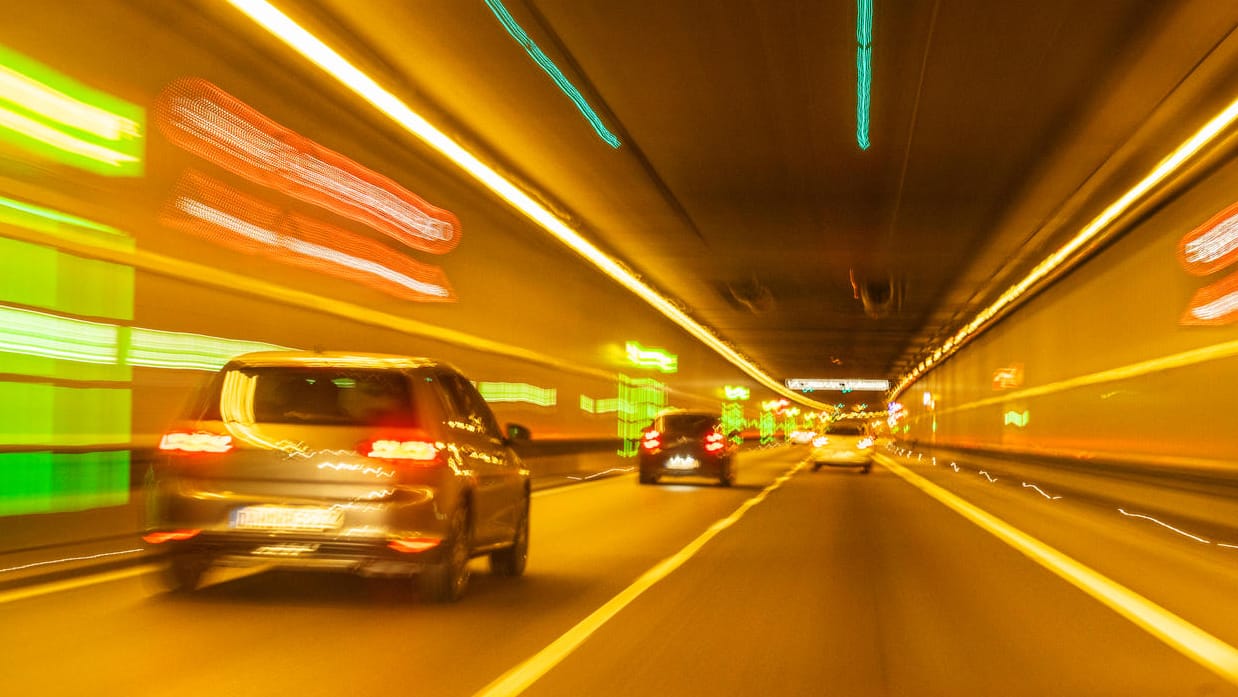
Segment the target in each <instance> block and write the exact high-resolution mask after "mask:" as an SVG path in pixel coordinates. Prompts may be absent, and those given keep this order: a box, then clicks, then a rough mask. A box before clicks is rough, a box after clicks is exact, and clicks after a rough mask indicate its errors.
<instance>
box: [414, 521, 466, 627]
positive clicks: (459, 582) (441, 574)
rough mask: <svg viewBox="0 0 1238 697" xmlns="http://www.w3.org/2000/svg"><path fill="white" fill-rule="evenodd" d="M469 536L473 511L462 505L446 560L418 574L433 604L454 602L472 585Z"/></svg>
mask: <svg viewBox="0 0 1238 697" xmlns="http://www.w3.org/2000/svg"><path fill="white" fill-rule="evenodd" d="M469 537H470V536H469V510H468V507H467V506H464V505H460V506H457V507H456V510H455V512H454V513H452V514H451V524H450V525H449V527H448V533H447V539H446V540H444V544H443V560H442V561H440V562H439V563H437V564H434V565H433V566H431V567H430V568H428V569H426V570H424V571H422V572H421V573H419V574H417V588H418V590H419V591H420V592H421V597H422V598H424V599H425V600H428V601H430V602H432V603H453V602H455V601H457V600H459V599H460V598H462V597H464V590H465V589H466V588H468V585H469V552H470V550H471V540H470V539H469Z"/></svg>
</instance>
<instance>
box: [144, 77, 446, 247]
mask: <svg viewBox="0 0 1238 697" xmlns="http://www.w3.org/2000/svg"><path fill="white" fill-rule="evenodd" d="M157 115H158V123H159V127H160V130H162V131H163V133H164V135H166V136H167V137H168V139H169V140H171V141H172V142H173V143H175V144H176V145H178V146H180V147H182V148H184V149H185V150H188V151H189V152H192V153H194V154H195V155H198V156H199V157H202V158H203V159H205V160H208V161H210V162H213V163H215V164H217V165H219V166H221V167H223V168H224V169H227V170H229V171H231V172H233V173H235V174H238V175H240V176H242V177H245V178H246V179H249V180H250V181H253V182H256V183H258V184H262V185H264V186H268V187H271V188H272V189H275V190H276V191H280V192H282V193H284V194H288V195H289V196H293V197H295V198H299V199H301V200H303V201H308V202H309V203H313V204H315V205H318V206H322V207H323V208H326V209H328V210H330V211H333V212H335V213H338V214H339V215H343V216H345V217H348V218H351V219H353V220H356V221H358V222H361V223H364V224H366V225H368V226H370V227H372V228H374V229H375V230H378V231H379V232H381V233H383V234H385V235H387V236H389V237H391V238H392V239H394V240H396V241H398V242H400V243H402V244H405V245H408V246H409V247H412V248H414V249H419V250H422V251H425V252H431V253H434V254H443V253H445V252H448V251H451V250H452V249H453V248H454V247H455V246H456V245H457V244H458V243H459V241H460V222H459V220H457V219H456V216H455V215H454V214H452V213H451V212H450V211H447V210H444V209H442V208H438V207H436V206H432V205H430V204H429V203H427V202H426V201H424V200H423V199H421V198H420V197H419V196H417V195H416V194H414V193H412V192H411V191H409V190H408V189H406V188H404V187H403V186H400V185H399V184H398V183H396V182H395V181H394V180H392V179H390V178H388V177H385V176H383V175H381V174H378V173H377V172H374V171H372V170H370V169H368V168H366V167H363V166H361V165H360V164H358V163H357V162H354V161H353V160H351V159H349V158H347V157H344V156H343V155H341V154H339V153H337V152H334V151H331V150H328V149H327V148H324V147H322V146H321V145H318V144H317V143H315V142H314V141H312V140H310V139H308V138H306V137H304V136H302V135H300V134H298V133H295V132H293V131H291V130H289V129H287V128H285V127H283V126H281V125H279V124H277V123H275V122H274V121H272V120H271V119H269V118H267V117H266V116H263V115H262V114H260V113H258V112H257V111H256V110H254V109H253V108H252V107H250V106H248V105H247V104H245V103H243V102H241V101H240V100H238V99H236V98H235V97H233V96H231V95H229V94H228V93H226V92H224V91H223V90H221V89H219V88H218V87H216V86H215V85H212V84H211V83H209V82H207V81H205V80H201V79H197V78H185V79H180V80H176V81H174V82H172V83H171V84H170V85H169V86H168V87H167V88H166V89H165V90H164V91H163V93H162V94H161V95H160V97H159V101H158V106H157Z"/></svg>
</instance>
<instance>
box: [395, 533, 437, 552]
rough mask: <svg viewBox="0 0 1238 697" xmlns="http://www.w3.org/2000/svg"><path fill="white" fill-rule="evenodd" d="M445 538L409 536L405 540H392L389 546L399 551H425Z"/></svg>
mask: <svg viewBox="0 0 1238 697" xmlns="http://www.w3.org/2000/svg"><path fill="white" fill-rule="evenodd" d="M442 541H443V540H442V539H440V538H437V537H408V538H405V539H403V540H392V541H390V542H388V543H387V546H388V547H390V548H391V549H394V550H395V551H397V552H404V553H414V552H424V551H426V550H428V549H434V548H435V547H437V546H439V544H440V543H441V542H442Z"/></svg>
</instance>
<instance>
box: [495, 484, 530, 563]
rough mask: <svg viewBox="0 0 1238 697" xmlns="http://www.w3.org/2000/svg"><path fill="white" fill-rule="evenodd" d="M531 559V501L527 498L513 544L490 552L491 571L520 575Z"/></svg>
mask: <svg viewBox="0 0 1238 697" xmlns="http://www.w3.org/2000/svg"><path fill="white" fill-rule="evenodd" d="M528 561H529V502H528V499H525V503H524V512H523V513H521V514H520V522H519V523H516V535H515V539H514V540H513V542H512V546H511V547H508V548H506V549H500V550H498V551H496V552H491V553H490V573H492V574H494V575H495V576H511V577H515V576H520V575H522V574H524V567H525V566H526V564H527V563H528Z"/></svg>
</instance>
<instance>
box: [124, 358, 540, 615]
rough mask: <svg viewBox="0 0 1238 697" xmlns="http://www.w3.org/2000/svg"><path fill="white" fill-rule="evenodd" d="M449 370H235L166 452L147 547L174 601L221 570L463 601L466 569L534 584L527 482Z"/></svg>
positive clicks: (343, 365)
mask: <svg viewBox="0 0 1238 697" xmlns="http://www.w3.org/2000/svg"><path fill="white" fill-rule="evenodd" d="M527 438H528V431H527V430H526V429H524V428H523V427H520V426H517V425H509V426H508V427H507V432H506V434H504V433H503V432H500V430H499V426H498V424H497V422H496V421H495V418H494V415H493V413H492V412H491V411H490V408H489V406H488V405H487V404H486V402H485V400H484V399H483V398H482V396H481V395H480V394H479V393H478V391H477V390H476V388H474V386H473V385H472V383H470V382H469V381H468V380H467V379H466V378H465V377H464V376H462V375H461V374H460V373H459V372H457V371H456V370H454V369H453V368H451V367H449V366H447V365H444V364H442V363H438V362H435V361H432V360H428V359H424V358H411V357H403V356H390V355H382V354H363V355H356V354H343V353H311V352H300V351H296V352H282V351H281V352H263V353H252V354H247V355H244V356H241V357H239V358H236V359H234V360H232V361H231V362H230V363H228V364H227V365H226V366H224V367H223V368H222V369H221V370H220V371H219V373H218V374H217V375H216V376H215V377H214V379H213V380H211V381H210V383H209V384H207V385H206V386H205V388H204V389H203V390H202V391H201V392H200V393H199V394H198V395H197V397H196V398H195V399H194V400H192V402H191V404H190V407H189V408H188V410H187V413H186V414H184V416H183V417H182V418H181V419H180V420H179V421H178V422H176V423H175V424H174V425H173V426H172V428H171V429H170V430H169V431H168V432H167V433H166V434H165V435H164V436H163V439H162V442H161V444H160V451H161V453H160V457H158V458H156V461H155V462H154V464H153V465H152V467H151V469H150V471H149V473H148V475H147V521H146V534H145V535H144V539H145V540H146V541H147V542H148V543H151V544H158V545H162V546H165V547H166V548H167V559H168V566H167V572H166V577H167V580H168V584H169V586H170V588H171V589H173V590H192V589H194V588H196V587H197V585H198V584H199V581H200V579H201V577H202V575H203V573H204V572H205V571H206V570H207V569H208V568H210V567H211V566H212V565H216V564H218V565H233V566H235V565H242V566H247V565H263V566H277V567H288V568H296V569H307V570H336V571H348V572H353V573H357V574H361V575H364V576H408V577H410V578H415V579H417V585H418V586H419V588H420V592H421V595H422V596H423V597H426V598H427V599H430V600H433V601H440V602H441V601H453V600H456V599H459V598H460V597H461V596H462V595H463V593H464V590H465V587H466V586H467V583H468V578H469V569H468V562H469V559H470V558H472V557H475V556H481V555H488V556H489V562H490V568H491V570H492V571H493V572H494V573H496V574H499V575H503V576H518V575H520V574H522V573H523V572H524V569H525V563H526V559H527V556H528V547H529V499H530V483H529V471H528V470H527V469H526V468H525V467H524V466H523V464H522V463H521V461H520V459H519V457H517V455H516V453H515V452H514V451H513V449H512V446H513V445H514V444H515V442H517V441H518V440H522V439H527Z"/></svg>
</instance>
